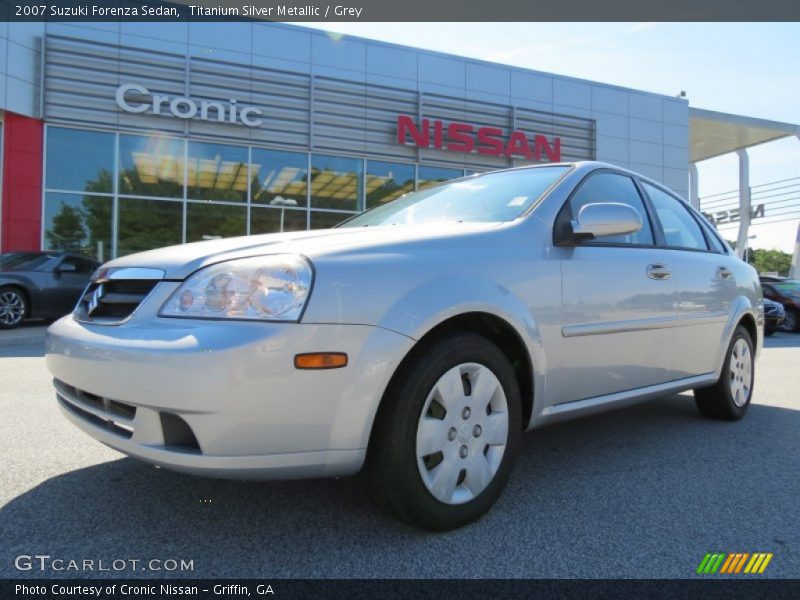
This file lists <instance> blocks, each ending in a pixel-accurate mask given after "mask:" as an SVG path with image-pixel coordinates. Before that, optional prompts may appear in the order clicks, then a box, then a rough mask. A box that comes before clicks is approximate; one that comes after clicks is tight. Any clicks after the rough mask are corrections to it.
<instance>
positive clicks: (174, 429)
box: [53, 379, 202, 454]
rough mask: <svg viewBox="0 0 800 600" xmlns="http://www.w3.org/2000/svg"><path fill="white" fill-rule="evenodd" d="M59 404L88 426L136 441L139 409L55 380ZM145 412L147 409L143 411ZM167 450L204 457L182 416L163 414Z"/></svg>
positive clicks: (161, 416)
mask: <svg viewBox="0 0 800 600" xmlns="http://www.w3.org/2000/svg"><path fill="white" fill-rule="evenodd" d="M53 384H54V385H55V387H56V397H57V398H58V402H59V403H60V404H61V406H63V407H64V408H65V409H66V410H68V411H69V412H70V413H72V414H73V415H75V416H76V417H78V418H80V419H81V420H83V421H86V422H87V423H91V424H92V425H95V426H96V427H102V428H103V429H105V430H107V431H109V432H111V433H113V434H116V435H118V436H120V437H121V438H124V439H131V438H132V437H133V430H134V420H135V419H136V410H137V408H136V407H135V406H133V405H132V404H126V403H125V402H119V401H118V400H111V399H110V398H104V397H103V396H98V395H96V394H90V393H89V392H86V391H84V390H79V389H78V388H76V387H74V386H71V385H69V384H68V383H64V382H63V381H61V380H60V379H54V380H53ZM143 410H145V409H143ZM158 417H159V421H160V425H161V434H162V436H163V439H164V444H163V447H164V448H165V449H167V450H171V451H173V452H183V453H188V454H202V452H201V450H200V444H198V442H197V437H196V436H195V434H194V431H192V428H191V427H190V426H189V424H188V423H187V422H186V421H185V420H184V419H183V418H181V417H180V416H178V415H176V414H174V413H171V412H166V411H159V412H158Z"/></svg>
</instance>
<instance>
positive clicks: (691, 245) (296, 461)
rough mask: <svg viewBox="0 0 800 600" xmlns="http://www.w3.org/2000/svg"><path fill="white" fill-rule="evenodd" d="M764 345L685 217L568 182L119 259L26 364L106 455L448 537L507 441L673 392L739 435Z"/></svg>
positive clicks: (493, 176)
mask: <svg viewBox="0 0 800 600" xmlns="http://www.w3.org/2000/svg"><path fill="white" fill-rule="evenodd" d="M763 327H764V312H763V300H762V293H761V286H760V283H759V279H758V275H757V273H756V271H755V270H754V269H753V268H752V267H751V266H749V265H747V264H746V263H745V262H743V261H741V260H740V259H738V258H737V257H736V256H735V255H734V253H733V251H732V250H731V249H730V247H729V246H728V245H727V244H726V242H725V241H724V240H723V239H722V238H721V237H720V236H719V235H718V234H717V232H716V231H715V229H714V228H713V227H712V226H711V225H710V224H709V223H708V221H706V219H705V218H704V217H703V216H702V215H701V214H700V213H699V212H697V211H696V210H694V209H693V208H692V207H690V206H689V205H688V204H687V203H686V202H684V201H683V200H681V199H680V198H679V197H678V196H677V195H675V194H673V193H672V192H671V191H670V190H668V189H666V188H665V187H663V186H662V185H661V184H659V183H656V182H654V181H651V180H650V179H647V178H645V177H641V176H639V175H637V174H635V173H633V172H630V171H626V170H623V169H619V168H616V167H612V166H611V165H607V164H603V163H597V162H578V163H557V164H545V165H541V166H533V167H522V168H515V169H508V170H502V171H495V172H490V173H485V174H480V175H474V176H469V177H464V178H462V179H457V180H454V181H451V182H447V183H444V184H442V185H439V186H437V187H432V188H427V189H424V190H421V191H417V192H412V193H409V194H407V195H405V196H401V197H400V198H398V199H396V200H393V201H391V202H388V203H386V204H384V205H381V206H378V207H376V208H373V209H372V210H369V211H367V212H365V213H362V214H360V215H357V216H355V217H353V218H351V219H350V220H348V221H345V222H344V223H341V224H340V225H338V226H337V227H335V228H333V229H327V230H319V231H302V232H293V233H279V234H270V235H261V236H253V237H241V238H229V239H218V240H211V241H205V242H198V243H191V244H186V245H182V246H173V247H169V248H163V249H159V250H152V251H148V252H143V253H139V254H132V255H129V256H125V257H122V258H117V259H115V260H112V261H111V262H108V263H106V264H104V265H103V266H102V267H100V268H99V269H98V270H97V271H96V272H95V273H94V275H93V276H92V279H91V282H90V283H89V285H88V287H87V288H86V290H85V292H84V293H83V295H82V296H81V299H80V300H79V302H78V304H77V307H76V308H75V310H74V313H73V314H71V315H69V316H67V317H64V318H62V319H60V320H59V321H57V322H55V323H54V324H53V325H51V327H50V328H49V330H48V333H47V344H46V360H47V366H48V368H49V370H50V372H51V373H52V375H53V377H54V381H55V387H56V396H57V401H58V403H59V405H60V407H61V409H62V411H63V413H64V414H65V415H66V417H67V418H68V419H69V420H70V421H72V422H73V423H74V424H75V425H76V426H77V427H79V428H80V429H82V430H83V431H85V432H86V433H88V434H89V435H91V436H92V437H94V438H96V439H97V440H100V441H101V442H103V443H105V444H107V445H108V446H111V447H112V448H115V449H117V450H119V451H120V452H123V453H125V454H128V455H130V456H132V457H135V458H138V459H141V460H143V461H147V462H149V463H153V464H155V465H159V466H161V467H164V468H168V469H174V470H177V471H183V472H187V473H193V474H197V475H205V476H211V477H220V478H250V479H282V478H299V477H309V478H310V477H321V476H344V475H353V474H356V473H359V472H360V473H361V475H362V477H363V479H364V481H365V483H366V486H367V488H368V490H369V491H370V493H371V496H372V497H373V498H374V500H375V501H376V502H377V503H378V504H379V505H380V506H381V507H383V508H384V509H385V510H386V511H387V512H388V513H390V514H392V515H394V516H395V517H397V518H399V519H400V520H402V521H404V522H406V523H408V524H411V525H414V526H417V527H422V528H426V529H432V530H447V529H452V528H456V527H460V526H462V525H465V524H467V523H470V522H471V521H474V520H475V519H477V518H479V517H480V516H481V515H483V514H484V513H485V512H486V511H488V510H489V509H490V507H491V506H492V505H493V504H494V502H495V501H497V499H498V498H499V497H500V495H501V492H502V490H503V487H504V486H505V485H506V482H507V480H508V478H509V475H510V474H511V470H512V466H513V463H514V458H515V455H516V454H517V451H518V449H519V447H520V441H521V436H522V434H523V432H525V431H527V430H530V429H535V428H538V427H541V426H544V425H547V424H550V423H554V422H557V421H560V420H563V419H567V418H571V417H578V416H584V415H589V414H592V413H595V412H598V411H602V410H606V409H611V408H618V407H621V406H624V405H627V404H631V403H633V402H638V401H642V400H646V399H649V398H655V397H659V396H664V395H667V394H671V393H675V392H680V391H683V390H694V396H695V399H696V403H697V408H698V409H699V411H700V412H701V413H702V414H703V415H705V416H706V417H710V418H714V419H726V420H737V419H741V418H742V417H743V416H744V414H745V413H746V412H747V408H748V406H749V404H750V399H751V397H752V393H753V385H754V377H755V358H756V356H757V354H758V352H759V350H760V349H761V346H762V343H763ZM578 443H580V442H579V441H578ZM518 476H520V477H522V476H524V474H522V473H520V474H518Z"/></svg>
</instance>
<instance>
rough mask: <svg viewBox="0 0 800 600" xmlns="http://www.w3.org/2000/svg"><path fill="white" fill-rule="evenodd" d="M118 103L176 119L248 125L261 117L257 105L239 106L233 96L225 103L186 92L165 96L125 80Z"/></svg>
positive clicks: (131, 110) (126, 108) (134, 110)
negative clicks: (201, 98) (193, 97)
mask: <svg viewBox="0 0 800 600" xmlns="http://www.w3.org/2000/svg"><path fill="white" fill-rule="evenodd" d="M116 100H117V106H119V107H120V108H121V109H122V110H124V111H125V112H129V113H149V114H153V115H163V116H172V117H177V118H178V119H199V120H201V121H210V122H215V123H231V124H234V125H236V124H241V125H245V126H247V127H260V126H261V125H262V124H263V122H264V120H263V119H260V118H259V117H260V116H261V115H262V114H263V113H262V111H261V109H260V108H256V107H254V106H242V107H239V106H238V103H237V101H236V100H235V99H233V98H231V99H230V100H228V102H227V103H224V102H219V101H216V100H200V101H198V100H194V99H192V98H187V97H185V96H172V97H170V96H167V95H165V94H154V93H151V92H150V90H148V89H147V88H146V87H144V86H143V85H138V84H135V83H125V84H122V85H121V86H119V87H118V88H117V93H116Z"/></svg>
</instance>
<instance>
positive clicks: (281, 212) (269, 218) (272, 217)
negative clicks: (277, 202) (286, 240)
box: [250, 206, 306, 235]
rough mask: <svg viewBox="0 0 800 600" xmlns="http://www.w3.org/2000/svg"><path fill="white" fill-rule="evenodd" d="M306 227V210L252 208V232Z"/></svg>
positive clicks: (274, 231) (299, 229) (270, 231)
mask: <svg viewBox="0 0 800 600" xmlns="http://www.w3.org/2000/svg"><path fill="white" fill-rule="evenodd" d="M305 229H306V211H304V210H293V209H291V208H261V207H258V206H254V207H252V208H251V209H250V234H251V235H258V234H259V233H280V232H283V231H304V230H305Z"/></svg>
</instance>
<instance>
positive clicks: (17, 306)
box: [0, 291, 25, 325]
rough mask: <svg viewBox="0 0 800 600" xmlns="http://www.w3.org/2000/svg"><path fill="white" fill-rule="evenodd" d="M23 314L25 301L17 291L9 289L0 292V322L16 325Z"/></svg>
mask: <svg viewBox="0 0 800 600" xmlns="http://www.w3.org/2000/svg"><path fill="white" fill-rule="evenodd" d="M24 316H25V303H24V302H23V301H22V296H20V295H19V293H18V292H14V291H10V292H3V293H2V294H0V323H2V324H3V325H16V324H18V323H19V322H20V321H22V318H23V317H24Z"/></svg>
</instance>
